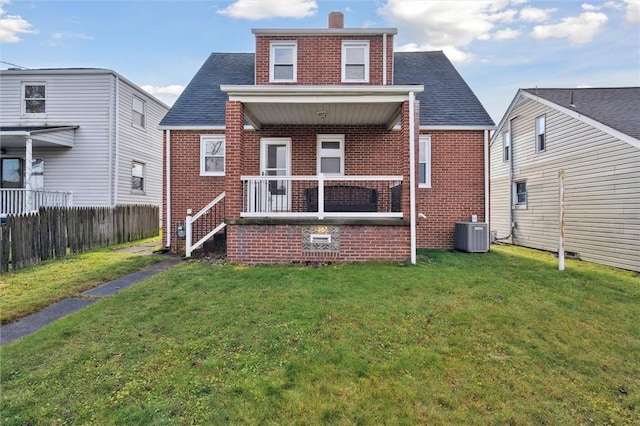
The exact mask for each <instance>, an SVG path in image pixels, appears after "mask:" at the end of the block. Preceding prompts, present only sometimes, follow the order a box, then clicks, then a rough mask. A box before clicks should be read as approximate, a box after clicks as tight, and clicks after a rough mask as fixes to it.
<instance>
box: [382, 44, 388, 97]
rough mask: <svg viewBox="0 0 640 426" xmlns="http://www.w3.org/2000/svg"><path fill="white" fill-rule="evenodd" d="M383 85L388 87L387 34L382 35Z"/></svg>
mask: <svg viewBox="0 0 640 426" xmlns="http://www.w3.org/2000/svg"><path fill="white" fill-rule="evenodd" d="M382 85H383V86H386V85H387V33H382Z"/></svg>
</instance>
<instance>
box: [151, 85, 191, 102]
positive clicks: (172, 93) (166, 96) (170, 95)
mask: <svg viewBox="0 0 640 426" xmlns="http://www.w3.org/2000/svg"><path fill="white" fill-rule="evenodd" d="M142 89H143V90H144V91H146V92H148V93H149V94H151V95H153V96H155V97H157V98H158V99H160V100H161V101H162V102H164V103H166V104H167V105H169V106H171V105H173V103H174V102H175V101H176V99H178V96H180V94H182V92H183V91H184V86H183V85H181V84H172V85H169V86H151V85H146V86H142Z"/></svg>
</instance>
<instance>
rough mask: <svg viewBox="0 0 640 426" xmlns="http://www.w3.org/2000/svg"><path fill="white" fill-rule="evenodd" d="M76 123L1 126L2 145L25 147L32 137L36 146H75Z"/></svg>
mask: <svg viewBox="0 0 640 426" xmlns="http://www.w3.org/2000/svg"><path fill="white" fill-rule="evenodd" d="M78 127H79V126H76V125H58V126H1V127H0V147H2V148H24V147H25V144H26V140H27V138H31V140H32V144H33V147H34V148H40V147H52V146H64V147H69V148H73V144H74V142H75V132H74V131H75V129H77V128H78Z"/></svg>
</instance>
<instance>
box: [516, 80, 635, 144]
mask: <svg viewBox="0 0 640 426" xmlns="http://www.w3.org/2000/svg"><path fill="white" fill-rule="evenodd" d="M522 90H523V91H525V92H527V93H529V94H531V95H534V96H538V97H540V98H543V99H546V100H548V101H550V102H553V103H554V104H556V105H559V106H561V107H564V108H567V109H569V110H572V111H575V112H577V113H579V114H581V115H584V116H587V117H589V118H591V119H593V120H596V121H598V122H600V123H602V124H604V125H605V126H608V127H611V128H612V129H615V130H617V131H619V132H622V133H624V134H627V135H629V136H631V137H634V138H636V139H640V87H612V88H586V89H522ZM572 94H573V105H572V104H571V97H572Z"/></svg>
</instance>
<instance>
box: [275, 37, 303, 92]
mask: <svg viewBox="0 0 640 426" xmlns="http://www.w3.org/2000/svg"><path fill="white" fill-rule="evenodd" d="M297 58H298V46H297V44H296V43H295V42H273V43H271V53H270V58H269V64H270V65H269V81H273V82H279V81H287V82H292V81H296V74H297V64H296V63H297Z"/></svg>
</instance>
